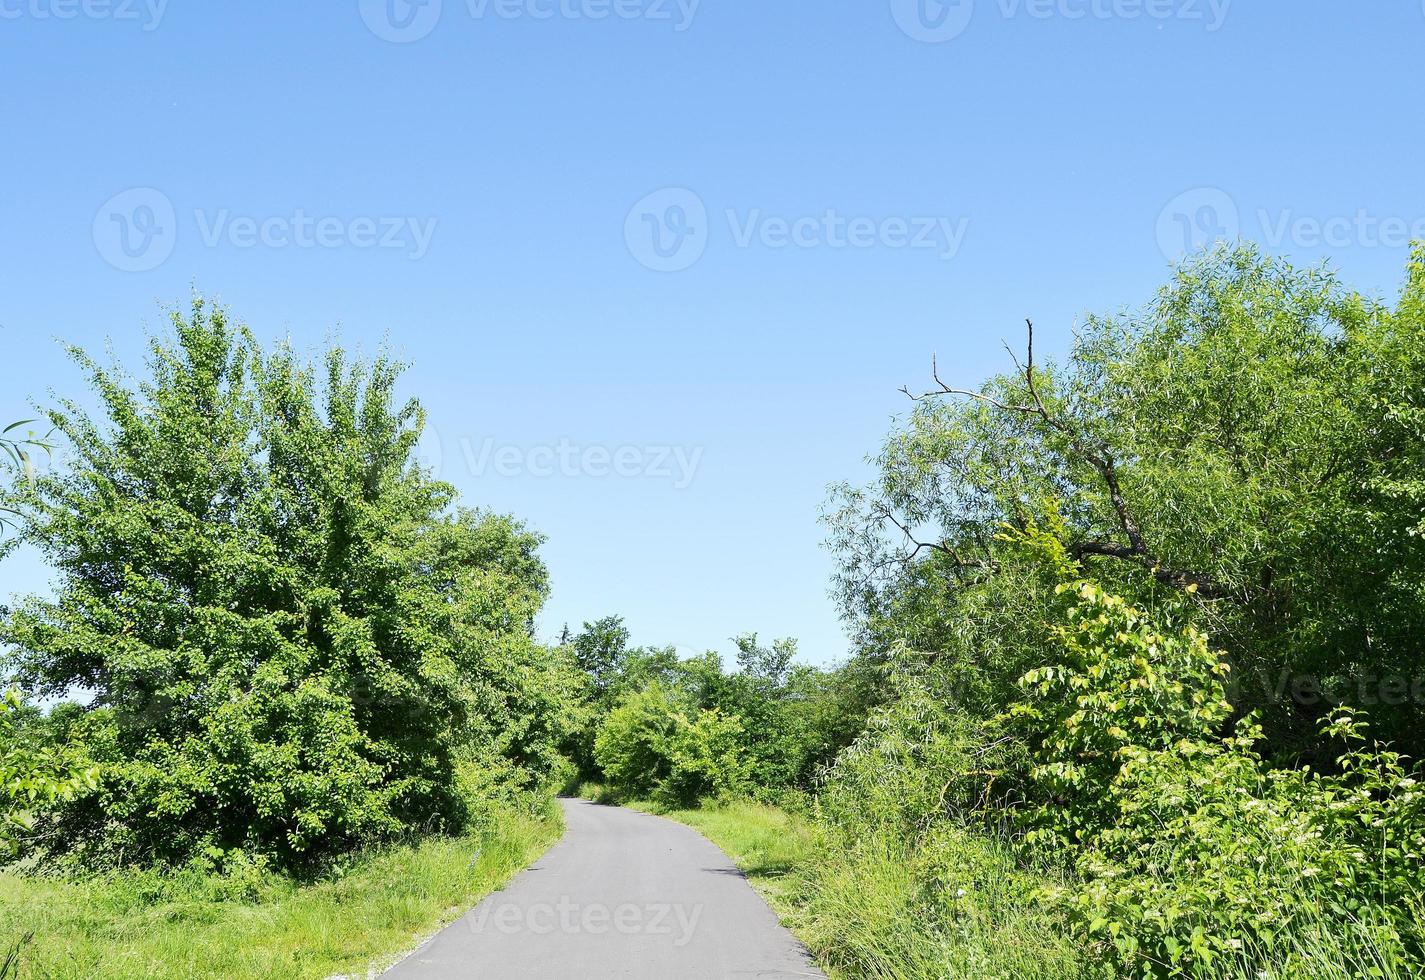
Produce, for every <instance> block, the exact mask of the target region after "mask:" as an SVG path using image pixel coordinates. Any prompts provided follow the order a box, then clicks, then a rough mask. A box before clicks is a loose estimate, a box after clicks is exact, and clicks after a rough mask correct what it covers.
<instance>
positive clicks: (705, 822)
mask: <svg viewBox="0 0 1425 980" xmlns="http://www.w3.org/2000/svg"><path fill="white" fill-rule="evenodd" d="M625 805H626V806H628V807H629V808H630V809H634V810H642V811H643V812H645V813H656V814H658V815H659V816H663V817H667V818H668V819H670V820H676V821H678V822H679V823H682V824H687V825H688V826H689V827H692V828H693V829H694V830H697V831H699V832H700V833H701V834H702V835H703V836H704V837H706V838H707V839H708V840H710V841H712V842H713V843H714V844H716V845H717V846H718V847H720V848H722V850H723V853H725V854H726V855H727V856H728V857H730V858H732V861H733V863H734V864H736V865H737V866H738V867H739V868H741V869H742V872H743V873H744V874H745V875H747V880H748V882H750V883H751V885H752V887H753V888H755V889H757V891H758V892H759V893H760V894H761V895H762V897H763V898H765V899H766V900H767V903H768V904H769V905H771V906H772V910H773V911H774V912H776V913H777V916H778V917H779V918H780V919H781V920H782V921H783V922H784V923H786V924H787V925H788V926H791V925H792V924H793V923H792V919H793V917H794V914H795V910H796V903H797V901H798V899H799V897H800V894H801V890H802V888H801V882H800V881H799V876H798V869H799V868H800V867H801V866H802V864H803V863H804V862H805V861H806V860H807V859H808V858H809V857H810V856H811V853H812V830H811V825H810V824H809V823H808V822H807V821H806V819H805V818H804V817H801V816H798V815H796V814H793V813H788V812H787V811H785V810H779V809H778V808H776V807H773V806H768V805H766V804H763V803H753V802H750V801H734V802H727V803H718V804H710V805H708V806H706V807H702V808H699V809H696V810H665V809H661V808H659V807H656V806H654V805H652V804H649V803H631V804H625Z"/></svg>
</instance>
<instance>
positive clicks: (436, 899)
mask: <svg viewBox="0 0 1425 980" xmlns="http://www.w3.org/2000/svg"><path fill="white" fill-rule="evenodd" d="M560 832H561V828H560V827H559V825H558V818H557V816H555V815H553V813H551V814H550V815H548V816H544V817H540V818H536V817H532V816H528V815H523V814H513V813H511V814H507V815H504V816H502V817H501V818H500V819H498V820H497V821H496V822H495V824H494V826H493V829H492V830H491V831H490V832H489V833H488V834H487V835H485V836H484V837H483V838H482V839H476V838H473V837H464V838H435V839H429V840H425V841H422V842H420V843H416V844H411V845H407V846H400V847H392V848H390V849H388V850H385V851H382V852H379V853H373V854H370V855H366V856H363V857H361V858H359V859H357V860H356V861H355V862H353V864H352V866H351V867H350V868H349V869H348V870H347V871H346V872H345V873H344V874H342V875H341V876H340V877H339V878H336V879H334V880H330V881H324V882H320V883H317V884H312V885H298V884H295V883H293V882H290V881H287V880H284V879H280V878H277V877H275V876H271V877H269V878H267V879H264V880H263V881H262V882H261V884H260V885H259V886H258V888H257V894H256V896H255V897H254V898H252V899H251V900H250V901H222V900H216V899H214V898H212V897H211V896H209V895H205V894H204V893H203V892H202V891H201V890H199V889H193V890H192V893H191V894H189V893H187V892H185V891H184V890H183V889H181V888H180V889H164V890H161V893H160V894H157V895H156V894H155V893H154V890H153V888H152V884H153V881H154V879H153V876H152V875H137V874H136V875H115V876H109V877H105V878H95V879H92V880H88V881H68V880H63V879H54V878H36V877H27V876H24V875H21V874H18V873H15V872H13V871H6V872H3V873H0V941H3V942H4V943H5V944H6V948H8V947H9V946H11V945H13V944H14V942H15V941H16V940H18V938H19V937H20V936H22V935H24V934H25V933H30V932H32V933H33V934H34V939H33V941H32V942H30V943H29V944H28V945H27V946H26V947H25V949H24V952H23V959H22V964H21V969H20V973H19V976H20V977H35V978H40V977H46V978H48V977H55V978H70V977H73V978H80V977H83V978H96V977H97V978H148V977H185V978H186V977H214V978H217V977H222V978H237V980H241V978H249V977H251V978H323V977H329V976H333V975H337V974H345V975H352V976H362V977H365V976H367V974H368V971H370V970H379V969H380V968H382V967H384V966H387V965H389V964H390V963H391V962H393V961H394V960H395V959H397V958H398V957H399V956H400V955H401V954H402V953H404V952H406V951H408V950H410V949H412V948H414V947H415V946H416V945H417V944H418V943H419V942H420V941H421V940H422V939H424V938H425V937H426V936H428V935H429V934H431V933H433V932H435V931H436V930H437V929H439V928H440V927H441V926H443V925H446V924H448V923H449V922H451V921H453V920H454V919H455V918H458V917H459V916H460V915H461V914H463V913H464V912H465V911H466V910H467V909H469V908H470V907H471V906H472V905H474V904H475V903H476V902H477V901H478V900H479V899H480V898H482V897H483V896H485V895H487V894H489V893H490V892H492V891H494V890H496V889H497V888H499V887H501V886H502V885H503V884H504V883H505V882H506V881H507V880H508V879H509V878H510V877H511V876H512V875H513V874H514V873H515V872H517V871H519V870H520V869H521V868H524V867H525V866H527V865H528V864H530V863H531V862H532V861H533V860H534V859H535V858H537V857H538V856H539V855H540V854H542V853H543V852H544V850H545V849H546V848H548V847H549V846H550V845H551V844H552V843H553V842H554V841H555V840H556V839H557V838H558V836H559V834H560ZM3 954H4V951H3V950H0V960H3V958H4V957H3Z"/></svg>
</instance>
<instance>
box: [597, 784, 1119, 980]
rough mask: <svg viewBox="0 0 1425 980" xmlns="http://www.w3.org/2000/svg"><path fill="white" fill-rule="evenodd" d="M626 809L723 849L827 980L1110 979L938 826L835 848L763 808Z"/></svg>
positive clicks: (1024, 877)
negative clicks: (911, 835)
mask: <svg viewBox="0 0 1425 980" xmlns="http://www.w3.org/2000/svg"><path fill="white" fill-rule="evenodd" d="M581 789H584V790H586V791H587V792H586V793H585V794H584V795H586V798H590V799H598V798H600V796H601V795H603V796H606V794H602V793H601V792H600V788H599V787H596V786H589V787H582V788H581ZM625 805H626V806H630V807H631V808H632V809H637V810H642V811H644V812H648V813H656V814H659V815H660V816H664V817H668V818H670V819H672V820H677V821H678V822H680V823H684V824H687V825H688V826H690V827H693V828H695V829H697V830H699V831H701V832H702V833H703V835H704V836H706V837H707V838H708V839H709V840H711V841H712V842H713V843H714V844H717V845H718V847H720V848H722V850H723V851H724V852H726V853H727V855H728V856H729V857H731V858H732V860H733V861H734V862H735V863H736V864H737V865H738V867H740V868H742V870H743V871H744V872H745V873H746V874H747V877H748V880H749V881H750V882H751V883H752V885H753V887H754V888H756V889H757V890H758V891H759V892H760V893H761V894H762V895H763V897H764V898H766V899H767V902H768V904H769V905H771V906H772V909H773V910H774V911H775V912H776V913H777V915H778V917H779V918H780V919H781V920H782V922H783V923H784V924H785V925H786V926H787V927H788V928H790V929H791V930H792V931H793V932H794V933H795V934H796V935H797V937H798V938H799V939H801V940H802V941H803V942H804V943H806V945H807V947H808V948H809V949H810V950H811V951H812V953H813V955H814V956H815V957H816V960H817V963H818V965H819V966H820V967H821V968H822V969H823V970H825V971H826V973H827V974H828V975H829V976H831V977H832V978H834V980H860V978H876V980H952V978H954V980H959V978H963V977H975V978H976V980H1100V978H1104V977H1107V976H1108V974H1107V972H1106V971H1105V970H1104V969H1103V968H1102V967H1101V966H1099V965H1097V964H1095V963H1093V962H1091V961H1090V960H1089V959H1088V958H1087V957H1086V956H1085V951H1084V950H1083V949H1082V948H1081V946H1079V944H1077V943H1075V942H1074V940H1073V939H1072V938H1070V935H1069V929H1068V927H1067V923H1064V922H1062V921H1060V920H1058V919H1057V918H1056V917H1055V916H1054V915H1053V914H1052V913H1050V912H1048V911H1047V910H1046V909H1045V908H1044V907H1043V906H1042V904H1041V903H1039V902H1038V901H1036V899H1035V892H1036V891H1037V890H1038V889H1039V888H1040V887H1041V886H1043V885H1044V884H1046V883H1047V882H1046V881H1045V880H1044V879H1041V878H1039V877H1037V876H1035V875H1033V874H1031V873H1029V872H1027V871H1025V870H1024V869H1023V868H1021V867H1019V866H1018V865H1017V863H1016V862H1015V861H1014V859H1013V858H1012V856H1011V855H1010V854H1009V853H1008V852H1007V851H1006V850H1005V849H1004V848H1003V847H1002V846H1000V845H999V844H998V843H997V842H995V841H993V840H990V839H988V838H984V837H980V836H978V835H975V834H972V833H969V832H967V831H962V830H958V829H949V828H946V829H942V830H941V831H939V832H937V833H935V834H932V835H929V836H928V837H926V838H925V839H922V840H921V841H919V842H918V846H911V845H910V844H909V843H908V842H905V841H892V840H891V838H890V837H889V836H888V835H881V834H872V835H871V836H869V837H867V838H866V839H865V840H861V841H855V842H844V841H843V842H841V843H836V842H833V841H831V840H829V839H827V838H826V837H825V836H824V835H823V834H821V833H819V832H818V831H817V830H816V828H815V826H814V825H813V824H812V822H811V821H810V820H808V819H807V818H805V817H803V816H800V815H798V814H794V813H788V812H786V811H783V810H779V809H777V808H776V807H772V806H767V805H764V804H760V803H752V802H731V803H718V804H711V805H709V806H706V807H703V808H700V809H696V810H672V811H669V810H665V809H662V808H659V807H657V806H655V805H652V804H648V803H632V804H628V803H625Z"/></svg>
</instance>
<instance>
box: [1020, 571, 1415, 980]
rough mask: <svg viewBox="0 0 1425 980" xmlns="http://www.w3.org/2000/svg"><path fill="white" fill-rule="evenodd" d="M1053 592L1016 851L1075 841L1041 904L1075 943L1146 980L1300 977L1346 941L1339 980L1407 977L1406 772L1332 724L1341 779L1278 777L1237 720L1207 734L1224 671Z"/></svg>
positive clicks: (1028, 721) (1102, 599)
mask: <svg viewBox="0 0 1425 980" xmlns="http://www.w3.org/2000/svg"><path fill="white" fill-rule="evenodd" d="M1063 591H1064V594H1066V595H1072V596H1074V597H1075V601H1074V602H1073V603H1072V604H1071V605H1069V606H1068V607H1067V608H1066V609H1065V610H1063V615H1064V619H1065V622H1064V623H1063V624H1059V625H1056V626H1054V628H1053V633H1054V635H1055V636H1056V637H1057V639H1058V641H1059V649H1060V652H1061V662H1060V663H1056V664H1052V665H1048V666H1046V667H1044V668H1041V669H1038V670H1034V671H1030V672H1029V673H1028V674H1026V675H1025V678H1024V681H1023V688H1024V690H1025V694H1026V698H1027V700H1026V701H1024V702H1021V703H1019V704H1016V705H1015V706H1013V707H1012V708H1011V710H1010V712H1009V716H1010V717H1011V718H1012V719H1014V721H1015V723H1016V724H1017V725H1018V727H1019V729H1020V731H1021V732H1023V734H1024V735H1025V737H1026V739H1027V741H1028V743H1029V744H1030V745H1031V746H1032V747H1033V751H1034V754H1035V755H1034V757H1035V764H1034V765H1033V766H1032V767H1031V769H1030V771H1029V784H1030V785H1031V786H1032V787H1034V788H1035V789H1036V791H1037V792H1036V794H1035V795H1036V797H1037V803H1036V805H1035V806H1033V807H1031V808H1029V809H1028V811H1027V812H1026V820H1027V822H1029V823H1030V824H1032V825H1033V826H1034V827H1036V831H1035V832H1034V833H1032V834H1031V835H1030V837H1029V838H1027V840H1028V841H1031V842H1032V841H1034V840H1035V839H1036V838H1037V836H1038V834H1040V833H1041V832H1048V833H1050V834H1052V835H1053V837H1054V838H1055V839H1057V840H1059V841H1060V842H1061V843H1063V844H1070V843H1072V844H1074V845H1077V846H1076V847H1074V848H1072V849H1071V850H1069V851H1068V852H1067V853H1068V854H1069V856H1070V860H1071V861H1072V863H1073V866H1074V868H1075V870H1076V873H1077V875H1076V879H1077V880H1071V881H1069V882H1068V883H1066V884H1064V885H1061V886H1058V887H1055V888H1049V889H1046V890H1045V891H1044V895H1045V897H1046V898H1047V899H1048V900H1050V901H1051V902H1054V903H1059V904H1061V906H1062V907H1063V908H1064V909H1065V910H1066V911H1067V912H1068V914H1069V916H1070V919H1071V921H1072V923H1073V924H1074V926H1075V928H1076V929H1077V931H1079V933H1080V934H1081V935H1083V936H1084V937H1085V938H1086V939H1088V940H1089V941H1090V942H1092V943H1095V944H1097V948H1098V950H1099V953H1100V954H1101V955H1102V956H1103V957H1104V958H1106V959H1108V960H1110V961H1112V962H1113V963H1114V964H1115V965H1116V966H1117V967H1118V968H1120V969H1121V970H1123V971H1126V972H1128V973H1130V974H1131V975H1134V976H1143V977H1177V976H1187V977H1195V978H1196V977H1202V978H1208V977H1216V976H1220V975H1223V974H1222V973H1221V971H1222V970H1223V969H1224V968H1227V967H1229V965H1230V966H1231V968H1232V969H1237V968H1239V967H1240V968H1242V969H1245V970H1249V971H1262V972H1264V973H1266V975H1268V976H1278V975H1280V976H1294V975H1297V974H1294V973H1291V972H1290V971H1291V970H1292V969H1294V967H1293V966H1292V964H1293V963H1294V962H1297V961H1298V960H1299V959H1300V955H1301V954H1300V950H1299V947H1298V943H1299V942H1300V941H1301V937H1304V936H1313V935H1314V936H1317V937H1318V939H1324V938H1326V937H1329V936H1333V935H1334V936H1337V937H1351V939H1352V943H1350V944H1348V947H1343V948H1342V949H1341V950H1340V954H1341V955H1343V956H1354V957H1359V958H1358V959H1356V960H1355V961H1353V962H1349V963H1347V964H1346V966H1347V968H1348V969H1349V971H1350V972H1351V973H1352V975H1356V973H1357V971H1359V975H1376V974H1371V973H1370V969H1371V967H1372V966H1377V967H1379V966H1381V965H1382V964H1384V965H1385V966H1386V967H1392V966H1399V967H1400V968H1401V969H1402V970H1403V969H1404V965H1405V964H1406V963H1408V962H1418V957H1419V954H1420V951H1421V938H1422V936H1421V933H1420V926H1419V923H1420V918H1419V911H1420V909H1421V907H1422V902H1425V891H1422V885H1421V882H1420V880H1419V868H1420V866H1421V864H1422V863H1423V862H1425V794H1422V793H1421V792H1420V791H1419V790H1418V789H1417V784H1416V780H1415V778H1414V776H1413V775H1412V774H1411V772H1410V771H1409V770H1408V769H1407V767H1406V764H1405V760H1404V759H1403V758H1402V757H1401V756H1400V755H1399V754H1398V753H1395V752H1392V751H1390V750H1389V749H1388V748H1386V747H1384V746H1381V745H1369V744H1368V743H1367V742H1366V739H1365V735H1364V723H1363V722H1362V721H1361V720H1360V719H1358V718H1356V717H1355V716H1353V715H1352V714H1350V713H1349V712H1346V711H1341V712H1338V713H1337V715H1336V716H1335V717H1334V718H1333V719H1332V720H1331V721H1330V722H1329V723H1328V724H1327V726H1326V727H1325V730H1324V731H1323V736H1324V737H1325V738H1326V739H1328V740H1333V741H1335V742H1336V743H1338V744H1344V745H1348V746H1350V748H1349V750H1348V751H1346V752H1345V753H1344V754H1343V755H1342V756H1341V757H1340V759H1339V760H1338V762H1337V768H1338V769H1339V772H1338V773H1334V774H1322V773H1317V772H1313V771H1311V770H1310V769H1272V768H1270V767H1268V766H1267V765H1266V763H1265V761H1264V760H1263V759H1262V758H1261V757H1260V756H1259V755H1258V754H1257V752H1256V751H1255V749H1254V746H1255V745H1256V744H1257V743H1258V742H1259V741H1260V740H1261V739H1262V737H1263V736H1262V732H1261V729H1260V728H1259V727H1258V726H1256V725H1255V724H1253V723H1252V722H1251V721H1250V720H1248V721H1245V722H1243V723H1242V724H1240V725H1239V726H1238V731H1237V733H1236V734H1235V735H1233V736H1230V737H1227V738H1218V737H1216V736H1215V735H1214V731H1215V729H1216V728H1218V727H1219V726H1220V725H1221V724H1222V723H1223V722H1224V720H1225V719H1226V717H1227V715H1228V713H1229V708H1228V706H1227V704H1226V703H1225V701H1224V689H1223V678H1224V677H1225V676H1226V667H1225V666H1224V665H1223V664H1222V663H1221V658H1220V657H1219V656H1217V655H1215V654H1214V653H1212V652H1211V651H1210V650H1209V649H1208V646H1207V642H1206V638H1205V637H1204V636H1203V635H1202V634H1201V633H1199V632H1198V631H1197V630H1195V629H1192V628H1191V627H1185V628H1178V627H1174V626H1173V625H1172V624H1171V622H1170V621H1168V620H1166V619H1165V618H1162V617H1152V616H1149V615H1148V614H1146V613H1144V612H1143V611H1141V610H1139V609H1136V608H1134V607H1133V606H1132V605H1130V604H1128V603H1127V602H1125V601H1124V600H1123V599H1121V598H1119V597H1117V596H1112V595H1109V594H1107V593H1105V592H1104V591H1103V590H1102V589H1101V588H1099V587H1097V586H1095V585H1092V584H1091V583H1088V582H1082V581H1080V582H1075V583H1072V584H1070V585H1068V586H1066V587H1065V588H1064V590H1063ZM1298 965H1300V964H1298ZM1283 971H1286V972H1283ZM1227 975H1235V974H1231V973H1229V974H1227ZM1382 975H1384V974H1382Z"/></svg>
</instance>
